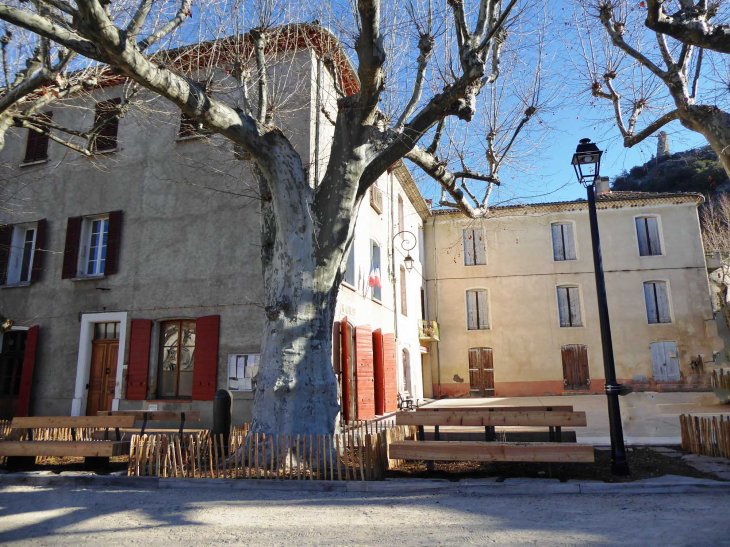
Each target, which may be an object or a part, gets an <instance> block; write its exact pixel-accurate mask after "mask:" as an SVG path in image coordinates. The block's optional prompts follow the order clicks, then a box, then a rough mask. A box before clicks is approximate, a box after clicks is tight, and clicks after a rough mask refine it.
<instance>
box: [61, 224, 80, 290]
mask: <svg viewBox="0 0 730 547" xmlns="http://www.w3.org/2000/svg"><path fill="white" fill-rule="evenodd" d="M83 221H84V217H69V219H68V223H67V224H66V245H65V246H64V249H63V267H62V268H61V279H71V278H73V277H76V275H77V274H78V262H79V244H80V243H81V241H80V240H81V224H82V223H83Z"/></svg>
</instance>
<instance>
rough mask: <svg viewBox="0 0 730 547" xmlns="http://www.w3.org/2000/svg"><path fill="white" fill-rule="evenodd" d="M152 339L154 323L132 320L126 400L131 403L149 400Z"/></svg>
mask: <svg viewBox="0 0 730 547" xmlns="http://www.w3.org/2000/svg"><path fill="white" fill-rule="evenodd" d="M151 338H152V321H150V320H149V319H132V325H131V328H130V334H129V362H128V364H127V392H126V398H127V399H128V400H130V401H144V400H145V399H146V398H147V375H148V372H149V364H150V339H151Z"/></svg>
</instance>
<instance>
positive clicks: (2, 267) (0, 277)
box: [0, 225, 13, 285]
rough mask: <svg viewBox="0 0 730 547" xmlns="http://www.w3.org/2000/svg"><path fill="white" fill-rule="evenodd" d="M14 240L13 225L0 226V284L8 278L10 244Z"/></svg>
mask: <svg viewBox="0 0 730 547" xmlns="http://www.w3.org/2000/svg"><path fill="white" fill-rule="evenodd" d="M12 242H13V227H12V226H10V225H6V226H0V285H5V283H6V282H7V280H8V260H10V245H11V244H12Z"/></svg>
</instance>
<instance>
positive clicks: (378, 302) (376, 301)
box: [370, 297, 383, 306]
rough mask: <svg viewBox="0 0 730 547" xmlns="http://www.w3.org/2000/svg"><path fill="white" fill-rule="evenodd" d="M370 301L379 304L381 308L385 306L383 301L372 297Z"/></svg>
mask: <svg viewBox="0 0 730 547" xmlns="http://www.w3.org/2000/svg"><path fill="white" fill-rule="evenodd" d="M370 300H372V301H373V302H375V303H376V304H379V305H381V306H382V305H383V301H382V300H378V299H377V298H375V297H370Z"/></svg>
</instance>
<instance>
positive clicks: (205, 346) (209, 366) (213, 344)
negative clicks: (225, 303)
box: [193, 315, 221, 401]
mask: <svg viewBox="0 0 730 547" xmlns="http://www.w3.org/2000/svg"><path fill="white" fill-rule="evenodd" d="M220 320H221V316H220V315H207V316H205V317H198V319H197V320H196V322H195V358H194V365H193V400H195V401H212V400H213V397H215V389H216V383H217V382H216V375H217V372H218V331H219V328H220Z"/></svg>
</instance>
